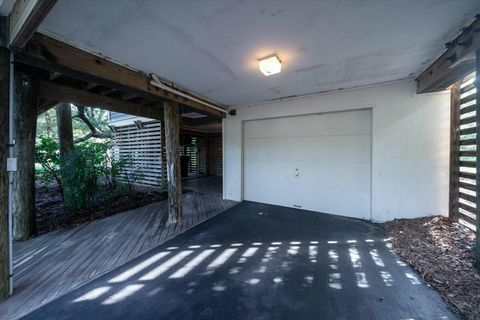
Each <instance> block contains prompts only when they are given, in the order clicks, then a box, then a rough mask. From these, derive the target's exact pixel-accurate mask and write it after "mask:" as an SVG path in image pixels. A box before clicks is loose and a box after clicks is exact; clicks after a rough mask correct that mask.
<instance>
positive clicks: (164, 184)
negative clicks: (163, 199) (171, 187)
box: [160, 120, 168, 189]
mask: <svg viewBox="0 0 480 320" xmlns="http://www.w3.org/2000/svg"><path fill="white" fill-rule="evenodd" d="M165 131H166V130H165V121H163V120H162V121H161V122H160V132H161V134H160V145H161V146H162V150H161V152H160V157H161V158H162V159H161V162H162V173H161V175H162V188H164V189H167V188H168V182H167V181H168V178H167V170H166V167H167V155H166V148H165Z"/></svg>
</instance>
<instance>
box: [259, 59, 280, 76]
mask: <svg viewBox="0 0 480 320" xmlns="http://www.w3.org/2000/svg"><path fill="white" fill-rule="evenodd" d="M258 67H259V68H260V71H262V73H263V74H264V75H266V76H270V75H272V74H275V73H279V72H280V71H282V63H281V62H280V59H278V57H277V56H276V55H273V56H269V57H266V58H263V59H260V60H259V61H258Z"/></svg>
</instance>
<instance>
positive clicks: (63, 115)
mask: <svg viewBox="0 0 480 320" xmlns="http://www.w3.org/2000/svg"><path fill="white" fill-rule="evenodd" d="M55 111H56V115H57V130H58V140H59V142H60V155H61V156H62V157H63V156H65V155H66V154H68V153H70V152H72V151H73V129H72V109H71V108H70V104H69V103H65V102H62V103H59V104H58V105H57V106H56V107H55Z"/></svg>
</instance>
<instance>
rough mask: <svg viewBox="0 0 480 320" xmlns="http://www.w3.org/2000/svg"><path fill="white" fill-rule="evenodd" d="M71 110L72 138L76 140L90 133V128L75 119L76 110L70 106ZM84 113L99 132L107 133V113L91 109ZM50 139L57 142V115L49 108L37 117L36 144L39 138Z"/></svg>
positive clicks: (53, 109)
mask: <svg viewBox="0 0 480 320" xmlns="http://www.w3.org/2000/svg"><path fill="white" fill-rule="evenodd" d="M71 108H72V116H73V120H74V121H72V128H73V138H74V139H78V138H81V137H83V136H85V135H86V134H88V133H89V132H90V128H88V126H87V125H86V124H85V122H83V121H82V120H81V119H78V118H76V117H75V115H76V114H77V108H76V107H75V106H71ZM85 113H86V114H87V116H88V117H89V119H90V122H91V123H92V124H93V126H95V128H97V129H98V130H99V131H108V130H109V128H108V111H107V110H103V109H98V108H93V107H87V108H85ZM42 136H43V137H50V138H53V139H54V140H56V141H58V133H57V115H56V112H55V108H51V109H50V110H48V111H45V112H44V113H42V114H41V115H39V116H38V119H37V143H39V142H40V141H39V140H40V137H42Z"/></svg>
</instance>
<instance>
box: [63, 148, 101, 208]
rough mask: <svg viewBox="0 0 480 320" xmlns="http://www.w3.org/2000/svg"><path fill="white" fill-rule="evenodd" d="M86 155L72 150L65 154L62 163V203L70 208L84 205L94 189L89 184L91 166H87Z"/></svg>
mask: <svg viewBox="0 0 480 320" xmlns="http://www.w3.org/2000/svg"><path fill="white" fill-rule="evenodd" d="M86 158H87V157H86V156H85V155H84V154H82V153H81V152H78V151H74V152H71V153H69V154H67V155H65V157H64V159H63V163H62V169H61V173H62V183H63V187H64V188H65V193H64V197H63V198H64V204H65V206H66V207H68V208H71V209H81V208H84V207H86V205H87V201H88V200H89V199H90V198H91V196H92V194H93V192H94V190H92V189H91V188H90V187H91V184H92V180H91V174H92V173H91V168H88V167H87V159H86Z"/></svg>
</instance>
